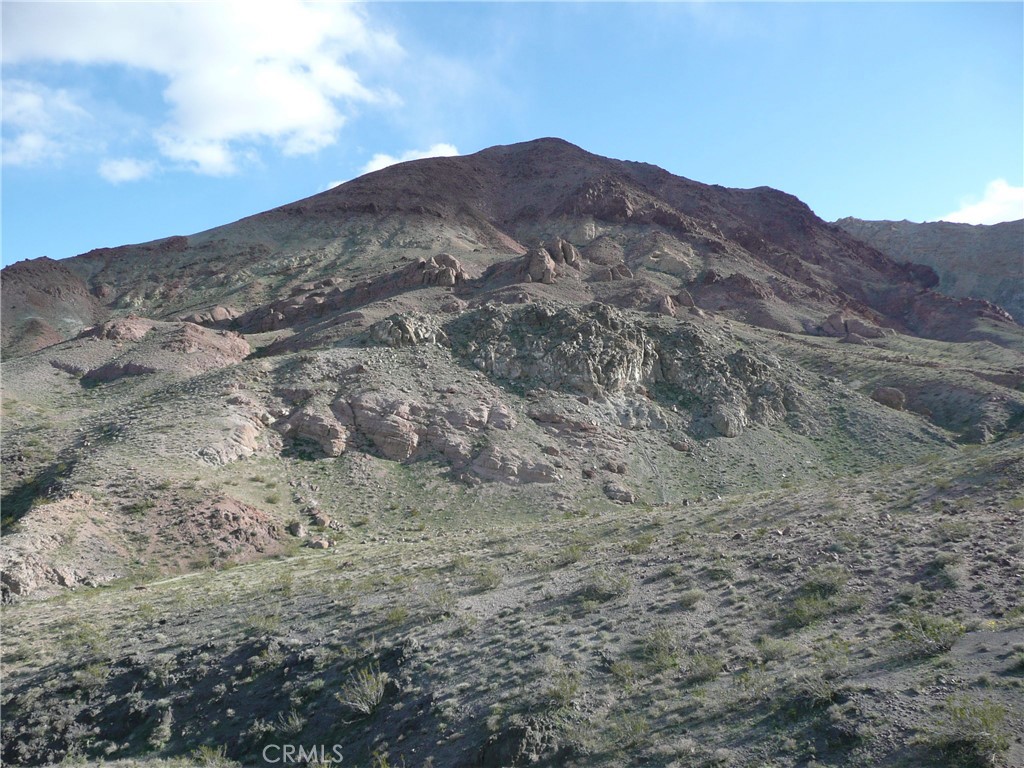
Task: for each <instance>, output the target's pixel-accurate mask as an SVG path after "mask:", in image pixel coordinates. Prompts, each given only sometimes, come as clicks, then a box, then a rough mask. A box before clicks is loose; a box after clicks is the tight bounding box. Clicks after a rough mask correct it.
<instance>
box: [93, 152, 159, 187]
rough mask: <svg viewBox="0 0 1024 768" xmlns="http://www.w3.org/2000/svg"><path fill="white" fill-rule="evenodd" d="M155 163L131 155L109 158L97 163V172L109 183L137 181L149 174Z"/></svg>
mask: <svg viewBox="0 0 1024 768" xmlns="http://www.w3.org/2000/svg"><path fill="white" fill-rule="evenodd" d="M155 168H156V163H152V162H148V161H145V160H136V159H135V158H133V157H121V158H111V159H108V160H104V161H103V162H102V163H100V165H99V168H98V170H99V174H100V176H102V177H103V178H104V179H106V180H107V181H109V182H110V183H111V184H121V183H123V182H126V181H138V180H139V179H144V178H146V177H147V176H149V175H151V174H152V173H153V171H154V170H155Z"/></svg>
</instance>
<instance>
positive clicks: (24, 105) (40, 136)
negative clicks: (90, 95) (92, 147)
mask: <svg viewBox="0 0 1024 768" xmlns="http://www.w3.org/2000/svg"><path fill="white" fill-rule="evenodd" d="M0 98H2V99H3V127H4V132H3V162H4V165H21V166H28V165H39V164H41V163H46V162H51V161H55V160H60V159H61V158H62V157H63V156H64V153H65V152H66V151H68V149H69V148H71V147H72V145H76V144H78V143H79V142H80V139H79V136H78V133H79V130H80V129H81V127H82V125H83V123H85V122H87V121H88V119H89V114H88V112H86V110H85V109H83V108H82V107H81V106H79V104H78V103H77V102H76V100H75V98H74V97H73V96H72V95H71V94H70V93H69V92H68V91H66V90H63V89H54V88H48V87H47V86H45V85H41V84H39V83H33V82H29V81H26V80H17V79H15V80H7V79H5V80H4V81H3V93H2V97H0Z"/></svg>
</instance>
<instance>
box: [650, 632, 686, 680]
mask: <svg viewBox="0 0 1024 768" xmlns="http://www.w3.org/2000/svg"><path fill="white" fill-rule="evenodd" d="M642 648H643V657H644V661H645V662H647V666H648V668H650V669H651V671H653V672H664V671H666V670H669V669H672V668H674V667H677V666H679V643H678V642H677V640H676V637H675V635H674V634H673V633H672V630H670V629H668V628H667V627H658V628H657V629H655V630H654V631H652V632H651V633H650V634H649V635H647V637H645V638H644V640H643V644H642Z"/></svg>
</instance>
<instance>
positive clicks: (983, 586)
mask: <svg viewBox="0 0 1024 768" xmlns="http://www.w3.org/2000/svg"><path fill="white" fill-rule="evenodd" d="M2 280H3V292H4V295H3V299H4V301H3V329H4V333H3V345H4V347H3V352H4V363H3V392H2V395H3V397H2V416H3V442H2V456H0V458H2V471H3V491H2V492H3V496H2V499H0V505H2V510H3V521H2V528H0V530H2V534H3V535H2V538H0V570H2V574H0V590H2V595H3V603H4V606H3V621H4V626H5V648H4V664H5V681H4V682H5V684H4V691H3V694H2V695H3V698H2V701H0V704H2V706H3V712H4V718H3V723H2V725H0V736H2V755H3V760H4V762H5V763H6V764H10V765H45V764H53V763H57V762H60V761H62V760H65V759H66V760H68V761H72V760H77V761H80V762H82V763H84V764H94V765H98V764H100V763H101V762H103V763H104V764H108V763H109V764H115V765H125V766H128V765H144V766H151V767H152V768H157V766H164V765H175V764H186V763H187V764H192V763H198V764H204V765H229V764H241V765H271V764H275V763H274V759H275V758H277V759H280V757H281V756H280V755H279V754H278V753H276V752H274V750H283V747H284V746H285V745H289V746H290V747H293V748H297V745H299V744H301V745H303V748H304V749H305V750H308V749H309V748H310V747H311V746H312V745H319V746H321V747H324V748H325V751H326V756H335V755H336V753H335V752H334V747H337V748H338V750H339V751H340V753H341V754H342V755H343V757H344V761H345V763H347V764H352V765H374V766H377V767H378V768H379V767H380V766H384V765H395V764H398V765H401V764H403V763H404V764H406V765H420V764H423V765H426V764H433V765H444V766H507V765H513V766H514V765H531V764H533V765H547V766H619V765H626V764H650V765H663V766H668V765H679V764H683V765H687V764H697V765H737V766H744V765H763V764H766V763H771V764H773V765H781V766H796V765H806V764H810V763H811V762H812V761H813V762H817V763H818V764H823V765H844V764H849V763H850V762H851V761H855V760H856V761H860V762H864V763H871V764H878V765H884V766H898V765H919V764H946V763H949V762H951V761H954V760H961V761H970V760H973V761H974V764H985V763H986V762H988V763H993V764H998V761H1000V760H1002V761H1004V762H1006V764H1008V765H1009V764H1013V763H1014V762H1015V761H1016V762H1018V763H1019V762H1020V761H1021V758H1022V757H1024V754H1022V751H1021V750H1022V748H1024V747H1022V746H1021V745H1020V744H1019V743H1018V742H1013V741H1012V740H1010V739H1008V738H1006V739H1004V738H1003V737H1002V736H1001V734H1010V733H1018V732H1024V714H1022V713H1021V712H1020V710H1019V707H1018V706H1017V705H1016V703H1017V698H1019V691H1018V688H1019V686H1018V685H1017V682H1018V681H1019V676H1020V667H1021V661H1020V658H1019V656H1020V654H1019V648H1018V647H1017V646H1019V644H1020V643H1021V641H1022V640H1021V632H1022V631H1024V625H1022V623H1021V613H1020V610H1019V602H1020V580H1019V574H1020V570H1021V566H1022V561H1021V557H1022V554H1024V552H1022V549H1021V546H1020V541H1021V540H1022V533H1024V532H1022V529H1021V526H1022V522H1024V521H1022V517H1021V514H1020V512H1021V509H1022V508H1024V497H1022V496H1021V492H1020V488H1021V486H1022V483H1024V451H1022V447H1024V436H1022V434H1021V429H1022V425H1024V356H1022V349H1021V326H1020V325H1018V324H1017V323H1015V322H1014V321H1013V319H1012V318H1011V317H1010V316H1009V315H1007V314H1006V312H1005V311H1003V310H1002V309H1000V308H999V307H998V306H996V305H995V304H993V303H990V302H988V301H985V300H984V299H981V298H967V297H950V296H947V295H945V294H943V293H941V292H937V291H936V290H935V289H936V287H938V286H939V283H940V276H939V275H938V274H937V273H936V271H935V270H933V269H932V268H931V267H928V266H925V265H921V264H916V263H910V264H906V263H900V262H898V261H896V260H893V259H892V258H890V257H889V256H887V255H885V254H884V253H883V252H881V251H879V250H876V249H875V248H874V247H872V246H871V245H869V244H867V243H865V242H863V241H862V240H860V239H858V238H856V237H854V236H852V235H851V234H849V233H847V232H846V231H844V230H843V229H842V228H840V227H838V226H836V225H833V224H828V223H826V222H824V221H822V220H821V219H819V218H818V217H816V216H815V215H814V214H813V212H812V211H811V210H810V209H809V208H808V207H807V206H806V205H804V204H803V203H801V202H800V201H799V200H797V199H796V198H794V197H792V196H790V195H787V194H785V193H783V192H779V191H776V190H771V189H767V188H758V189H753V190H736V189H727V188H723V187H717V186H710V185H705V184H700V183H697V182H694V181H689V180H687V179H683V178H680V177H676V176H673V175H671V174H669V173H667V172H665V171H663V170H661V169H658V168H656V167H654V166H651V165H646V164H642V163H633V162H625V161H619V160H611V159H607V158H602V157H598V156H596V155H593V154H590V153H587V152H585V151H584V150H582V149H580V148H578V147H575V146H573V145H571V144H568V143H566V142H564V141H560V140H557V139H541V140H537V141H533V142H527V143H525V144H516V145H511V146H504V147H494V148H491V149H488V150H484V151H482V152H479V153H477V154H475V155H469V156H464V157H456V158H437V159H430V160H421V161H415V162H411V163H405V164H401V165H397V166H393V167H390V168H387V169H384V170H382V171H379V172H376V173H373V174H369V175H367V176H363V177H361V178H359V179H356V180H353V181H351V182H349V183H348V184H345V185H342V186H340V187H338V188H336V189H333V190H330V191H328V192H325V193H322V194H319V195H315V196H313V197H310V198H307V199H305V200H301V201H298V202H295V203H292V204H290V205H286V206H282V207H281V208H277V209H274V210H272V211H268V212H266V213H261V214H258V215H255V216H252V217H249V218H246V219H243V220H241V221H238V222H235V223H232V224H227V225H225V226H223V227H218V228H216V229H213V230H210V231H207V232H202V233H198V234H194V235H189V236H178V237H172V238H166V239H163V240H158V241H155V242H152V243H145V244H140V245H129V246H121V247H117V248H106V249H99V250H96V251H92V252H90V253H87V254H83V255H81V256H78V257H75V258H73V259H68V260H64V261H61V262H51V261H48V260H35V261H29V262H19V263H17V264H14V265H12V266H11V267H8V268H6V269H4V270H3V273H2ZM268 750H269V751H268ZM323 757H325V756H324V755H320V754H318V755H317V756H316V758H317V760H318V761H319V762H320V763H323V762H325V761H324V759H321V758H323ZM302 760H304V761H305V762H307V763H310V762H313V760H312V756H311V755H309V754H308V752H305V753H304V757H302Z"/></svg>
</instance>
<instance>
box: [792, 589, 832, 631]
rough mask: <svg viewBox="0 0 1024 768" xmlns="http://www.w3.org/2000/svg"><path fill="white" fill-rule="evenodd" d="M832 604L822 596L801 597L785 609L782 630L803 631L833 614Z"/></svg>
mask: <svg viewBox="0 0 1024 768" xmlns="http://www.w3.org/2000/svg"><path fill="white" fill-rule="evenodd" d="M832 610H833V605H832V602H831V601H830V600H829V599H828V598H826V597H821V596H820V595H800V596H799V597H796V598H794V599H793V600H792V601H791V602H790V603H789V604H788V605H787V606H785V607H784V608H783V612H782V615H781V616H780V617H779V627H780V628H781V629H801V628H803V627H809V626H810V625H811V624H813V623H815V622H816V621H820V620H821V619H823V618H825V617H826V616H828V615H829V614H830V613H832Z"/></svg>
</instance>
